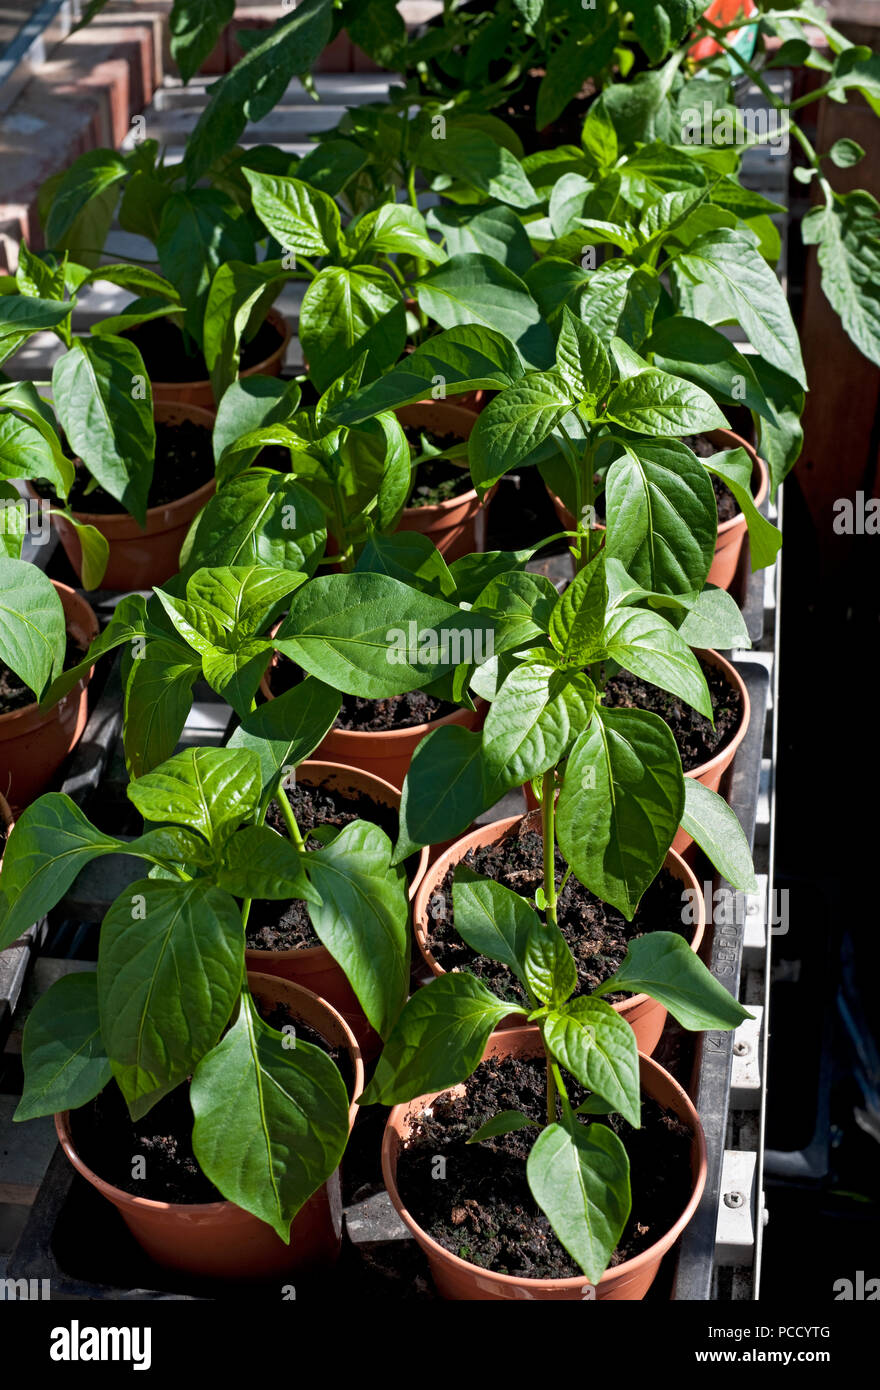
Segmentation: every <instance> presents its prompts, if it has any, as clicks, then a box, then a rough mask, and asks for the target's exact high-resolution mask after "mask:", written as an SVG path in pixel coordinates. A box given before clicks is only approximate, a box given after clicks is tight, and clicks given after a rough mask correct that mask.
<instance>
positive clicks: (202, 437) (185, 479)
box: [34, 420, 214, 516]
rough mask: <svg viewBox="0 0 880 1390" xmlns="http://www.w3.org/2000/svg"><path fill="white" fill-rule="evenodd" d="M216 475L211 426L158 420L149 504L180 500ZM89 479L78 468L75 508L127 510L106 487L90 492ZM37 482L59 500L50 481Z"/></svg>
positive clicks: (72, 504) (46, 494) (72, 500)
mask: <svg viewBox="0 0 880 1390" xmlns="http://www.w3.org/2000/svg"><path fill="white" fill-rule="evenodd" d="M213 476H214V453H213V448H212V444H211V431H210V430H209V429H206V427H205V426H204V425H198V424H196V423H195V422H194V421H192V420H181V421H180V422H179V423H178V424H175V425H171V424H166V423H165V422H164V421H162V420H157V421H156V459H155V464H154V466H153V480H152V482H151V483H150V490H149V492H148V494H147V507H148V508H149V507H164V506H166V505H167V504H168V503H169V502H176V501H177V500H178V498H180V497H186V496H187V494H188V493H190V492H195V491H196V490H197V489H198V488H200V487H204V485H205V483H207V482H210V480H211V478H213ZM89 482H90V475H89V473H88V472H87V471H86V469H84V468H82V467H79V468H77V470H76V477H75V478H74V482H73V487H72V488H71V489H70V497H69V499H68V505H69V506H70V509H71V511H74V512H85V513H87V514H88V513H93V514H95V515H97V516H110V515H114V514H115V515H117V516H122V515H124V514H125V508H124V507H121V506H120V505H119V503H118V502H117V500H116V498H115V497H111V496H110V493H109V492H105V491H104V489H103V488H102V487H96V488H94V489H93V490H92V491H91V492H87V491H86V488H87V487H88V485H89ZM34 486H35V487H36V489H37V491H38V492H39V493H40V495H41V496H43V497H47V498H50V499H51V500H54V501H57V500H58V499H57V497H56V496H55V493H54V492H53V491H52V489H51V488H50V487H49V485H48V484H45V483H40V482H37V483H35V484H34Z"/></svg>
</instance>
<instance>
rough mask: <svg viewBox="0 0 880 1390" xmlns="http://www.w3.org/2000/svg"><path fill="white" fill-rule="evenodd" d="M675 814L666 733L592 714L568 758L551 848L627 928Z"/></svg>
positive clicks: (649, 719) (652, 718) (656, 722)
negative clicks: (555, 846) (613, 909)
mask: <svg viewBox="0 0 880 1390" xmlns="http://www.w3.org/2000/svg"><path fill="white" fill-rule="evenodd" d="M683 809H684V777H683V776H682V772H681V759H680V758H679V755H678V749H677V747H676V745H675V739H674V738H673V737H672V734H671V732H670V730H669V726H668V725H667V724H665V723H664V722H663V720H662V719H661V718H660V717H659V715H656V714H651V713H649V712H648V711H647V710H629V709H627V710H615V709H607V708H605V707H604V706H601V705H600V706H599V707H597V709H596V712H595V715H594V718H593V720H592V722H591V724H590V727H589V728H588V729H587V730H586V732H585V733H583V734H581V736H580V738H579V739H578V741H577V743H576V744H575V746H574V748H573V750H572V752H571V755H570V757H569V760H568V764H567V766H566V771H565V779H564V781H563V784H562V790H561V791H560V793H559V802H558V807H557V835H558V839H559V847H560V849H561V850H562V853H563V854H564V855H565V857H566V859H567V861H568V863H569V864H570V865H571V867H572V869H573V870H574V872H575V874H576V875H577V877H578V878H579V879H580V881H581V883H583V885H584V886H585V887H586V888H589V889H590V891H591V892H592V893H595V894H596V895H597V897H600V898H602V900H603V901H604V902H608V903H611V904H612V905H613V906H614V907H617V908H619V909H620V911H621V912H622V913H623V915H624V916H625V917H626V919H627V921H632V918H633V916H634V914H635V911H636V908H637V907H638V903H639V899H640V898H641V896H642V894H643V893H644V891H645V889H646V888H647V887H648V885H649V884H650V883H651V882H652V881H653V879H654V877H655V876H656V874H657V873H658V872H659V870H660V868H661V866H662V864H663V860H664V859H665V858H666V854H667V851H668V850H669V847H670V845H671V844H672V841H673V839H674V837H675V832H676V830H677V829H678V826H679V823H680V821H681V815H682V811H683Z"/></svg>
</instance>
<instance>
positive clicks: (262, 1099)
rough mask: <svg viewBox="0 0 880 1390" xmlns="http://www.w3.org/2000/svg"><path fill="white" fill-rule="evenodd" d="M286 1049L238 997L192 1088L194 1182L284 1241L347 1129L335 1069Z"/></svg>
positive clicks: (314, 1052) (305, 1051) (300, 1043)
mask: <svg viewBox="0 0 880 1390" xmlns="http://www.w3.org/2000/svg"><path fill="white" fill-rule="evenodd" d="M290 1040H291V1039H290V1035H285V1037H282V1035H281V1034H280V1033H279V1032H277V1031H276V1030H275V1029H274V1028H270V1027H269V1026H268V1024H265V1023H263V1021H262V1019H261V1018H260V1017H259V1015H258V1013H257V1011H256V1008H255V1006H254V1003H253V1001H252V1000H251V998H250V996H249V995H248V994H245V995H243V996H242V1001H241V1009H240V1010H239V1015H238V1019H237V1020H236V1022H235V1023H234V1024H233V1025H232V1027H231V1028H230V1029H229V1031H228V1032H227V1033H226V1035H225V1037H224V1038H223V1039H222V1041H221V1042H220V1043H219V1044H218V1046H217V1047H215V1048H214V1050H213V1051H212V1052H209V1053H208V1055H207V1056H206V1057H205V1058H203V1060H202V1061H201V1062H200V1063H199V1066H198V1067H197V1069H196V1073H195V1075H194V1077H193V1080H192V1086H191V1088H190V1100H191V1102H192V1108H193V1114H194V1116H195V1124H194V1125H193V1149H194V1152H195V1156H196V1158H197V1159H198V1163H199V1166H200V1168H201V1169H202V1172H203V1173H204V1174H205V1176H206V1177H207V1178H208V1179H209V1180H210V1181H211V1182H213V1183H214V1184H215V1185H216V1186H217V1187H218V1188H219V1189H220V1191H221V1192H222V1193H223V1195H224V1197H226V1198H227V1199H228V1200H229V1201H230V1202H235V1204H236V1206H239V1207H244V1209H245V1211H249V1212H251V1213H252V1214H253V1215H254V1216H257V1217H259V1219H260V1220H261V1221H266V1222H268V1224H269V1225H270V1226H272V1227H273V1228H274V1229H275V1230H276V1231H277V1232H278V1234H279V1235H280V1236H281V1239H282V1240H285V1241H286V1240H288V1239H289V1231H290V1223H291V1221H292V1220H293V1218H294V1217H295V1216H296V1214H297V1212H298V1211H299V1210H300V1208H301V1207H302V1206H303V1205H304V1204H305V1202H306V1201H308V1199H309V1197H310V1196H311V1195H312V1193H313V1192H315V1191H317V1189H318V1188H319V1187H320V1186H321V1184H322V1183H324V1182H326V1181H327V1179H328V1178H329V1177H330V1176H331V1174H332V1173H334V1172H335V1170H336V1168H337V1167H338V1166H339V1162H340V1159H341V1158H342V1155H343V1153H344V1151H345V1146H346V1143H347V1142H348V1129H349V1126H348V1096H347V1095H346V1092H345V1084H344V1082H343V1080H342V1077H341V1076H340V1074H339V1072H338V1070H337V1068H336V1067H335V1065H334V1064H333V1062H332V1061H331V1060H330V1058H329V1057H328V1056H327V1054H326V1052H324V1051H322V1049H321V1048H319V1047H315V1046H313V1044H312V1043H309V1042H306V1041H305V1039H300V1038H296V1039H295V1042H296V1045H295V1046H294V1047H290V1046H289V1043H290Z"/></svg>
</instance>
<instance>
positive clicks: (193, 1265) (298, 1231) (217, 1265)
mask: <svg viewBox="0 0 880 1390" xmlns="http://www.w3.org/2000/svg"><path fill="white" fill-rule="evenodd" d="M248 985H249V987H250V990H251V993H252V994H253V996H254V998H255V1000H256V1001H257V1003H258V1004H264V1005H268V1006H270V1007H271V1006H272V1005H274V1004H277V1003H286V1004H288V1005H289V1007H290V1010H291V1013H292V1014H293V1015H294V1017H295V1018H297V1019H299V1020H301V1021H302V1022H304V1023H308V1024H309V1025H310V1026H311V1027H313V1028H315V1029H316V1030H317V1031H318V1032H319V1033H320V1034H321V1036H322V1037H323V1038H325V1039H326V1041H327V1042H329V1043H331V1044H332V1045H333V1046H335V1047H344V1048H345V1049H346V1050H347V1052H348V1054H349V1056H350V1058H351V1062H352V1066H353V1069H354V1074H355V1086H354V1094H355V1096H358V1095H360V1093H361V1091H362V1090H363V1085H364V1064H363V1059H362V1058H361V1053H360V1049H359V1047H358V1045H357V1041H356V1039H355V1038H354V1036H353V1035H352V1033H351V1030H350V1029H349V1028H348V1026H347V1024H346V1023H345V1021H344V1019H342V1018H341V1017H340V1015H339V1014H338V1013H337V1012H336V1010H335V1009H333V1008H331V1007H330V1005H329V1004H328V1003H326V1001H325V1000H323V999H318V998H317V997H316V996H315V995H314V994H311V993H310V992H309V991H308V990H306V989H302V988H300V986H298V985H295V984H292V983H291V982H290V981H289V980H279V979H276V978H275V977H273V976H268V975H258V974H249V975H248ZM357 1109H358V1107H357V1102H356V1101H354V1100H353V1101H352V1104H351V1107H350V1109H349V1129H350V1128H351V1126H352V1125H353V1124H354V1120H355V1116H356V1114H357ZM55 1128H56V1130H57V1131H58V1139H59V1141H60V1143H61V1147H62V1148H63V1149H64V1152H65V1153H66V1155H67V1157H68V1158H69V1159H70V1162H71V1163H72V1164H73V1166H74V1168H75V1169H76V1171H77V1172H78V1173H79V1174H81V1176H82V1177H84V1178H85V1179H86V1181H87V1182H89V1183H91V1185H92V1187H94V1188H96V1189H97V1190H98V1192H100V1193H101V1195H102V1196H103V1197H106V1198H107V1200H108V1201H109V1202H112V1203H113V1205H114V1206H115V1207H116V1209H117V1211H118V1212H119V1213H120V1215H121V1217H122V1219H123V1221H124V1222H125V1224H126V1226H127V1227H128V1229H129V1230H130V1231H131V1234H132V1235H133V1236H134V1238H135V1240H136V1241H137V1242H138V1244H139V1245H140V1246H141V1247H142V1249H143V1250H144V1251H145V1252H146V1253H147V1255H149V1257H150V1259H152V1260H155V1262H156V1263H157V1264H159V1265H162V1266H163V1267H164V1268H166V1269H173V1270H177V1271H179V1272H181V1273H184V1274H191V1275H197V1276H202V1277H205V1278H210V1279H236V1280H238V1279H261V1278H267V1277H269V1276H271V1275H275V1274H291V1273H296V1272H297V1271H300V1270H302V1271H312V1270H321V1269H326V1268H329V1267H331V1266H332V1265H333V1264H334V1263H335V1261H336V1259H337V1257H338V1255H339V1249H340V1245H341V1241H342V1193H341V1185H340V1178H339V1170H338V1169H337V1170H336V1172H335V1173H334V1174H333V1175H332V1176H331V1177H330V1178H328V1180H327V1181H326V1182H325V1183H324V1184H323V1185H322V1186H321V1187H319V1188H318V1190H317V1192H314V1193H313V1194H312V1196H311V1197H310V1198H309V1199H308V1201H307V1202H306V1203H305V1205H304V1206H303V1207H302V1208H301V1210H300V1211H299V1212H298V1213H297V1216H296V1217H295V1219H294V1222H293V1225H292V1227H291V1231H290V1244H289V1245H287V1244H285V1242H284V1241H283V1240H282V1239H281V1237H280V1236H278V1235H277V1234H276V1232H275V1231H274V1230H273V1229H272V1227H271V1226H269V1225H268V1224H267V1223H266V1222H265V1221H260V1220H259V1218H258V1217H256V1216H252V1215H251V1213H250V1212H247V1211H244V1210H243V1209H242V1208H241V1207H238V1206H236V1205H235V1204H234V1203H233V1202H202V1203H199V1204H197V1205H196V1204H192V1205H184V1204H180V1205H178V1204H175V1203H172V1202H155V1201H151V1200H149V1199H147V1198H145V1197H134V1196H132V1194H131V1193H130V1192H123V1191H122V1189H121V1188H118V1187H114V1186H113V1185H112V1184H111V1183H108V1182H105V1181H104V1179H103V1178H100V1177H98V1175H97V1173H93V1172H92V1170H91V1168H89V1167H88V1166H87V1164H85V1163H84V1162H83V1160H82V1159H81V1158H80V1156H79V1154H78V1152H77V1150H76V1148H75V1146H74V1143H73V1138H72V1135H71V1130H70V1111H69V1110H65V1111H64V1112H63V1113H62V1114H58V1115H56V1116H55Z"/></svg>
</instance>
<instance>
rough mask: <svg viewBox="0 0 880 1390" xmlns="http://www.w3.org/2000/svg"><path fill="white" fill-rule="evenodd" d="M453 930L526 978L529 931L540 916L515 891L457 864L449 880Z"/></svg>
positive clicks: (480, 953)
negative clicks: (450, 882)
mask: <svg viewBox="0 0 880 1390" xmlns="http://www.w3.org/2000/svg"><path fill="white" fill-rule="evenodd" d="M452 905H453V910H454V913H455V930H456V931H457V932H458V935H459V936H460V937H461V938H462V940H463V941H466V942H467V944H468V945H469V946H470V947H471V949H472V950H474V951H476V952H477V955H480V956H488V957H489V959H490V960H498V961H501V964H502V965H506V966H507V968H508V970H512V971H513V973H514V975H516V976H517V977H518V978H519V979H520V980H523V981H524V982H525V979H526V946H527V944H528V940H529V933H530V932H531V931H532V929H533V928H534V927H540V925H541V924H540V921H539V918H538V916H537V914H536V912H535V910H534V908H533V907H530V906H529V904H528V903H527V902H526V900H525V899H524V898H521V897H520V896H519V894H518V893H513V892H511V890H510V889H509V888H505V887H504V886H503V885H502V884H500V883H496V882H495V881H494V879H491V878H483V877H482V876H481V875H480V874H475V873H473V872H472V871H471V870H470V869H469V868H468V867H467V865H466V864H457V865H456V867H455V874H454V876H453V881H452Z"/></svg>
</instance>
